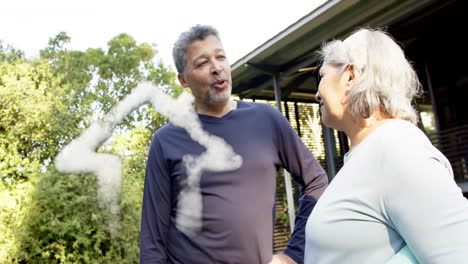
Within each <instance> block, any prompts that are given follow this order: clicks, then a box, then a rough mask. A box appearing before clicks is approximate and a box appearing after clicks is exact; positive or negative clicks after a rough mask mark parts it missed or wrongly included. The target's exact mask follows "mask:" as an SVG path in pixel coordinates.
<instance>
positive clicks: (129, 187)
mask: <svg viewBox="0 0 468 264" xmlns="http://www.w3.org/2000/svg"><path fill="white" fill-rule="evenodd" d="M69 42H70V38H69V37H68V36H67V35H66V34H65V33H63V32H61V33H59V34H58V35H57V36H55V37H54V38H51V39H50V41H49V45H48V46H47V47H46V48H45V49H43V50H42V51H41V53H40V54H41V55H40V58H36V59H32V60H27V59H24V57H23V56H22V53H21V52H19V53H18V52H17V51H16V50H14V49H12V48H9V49H6V48H4V47H3V46H1V52H0V58H2V59H1V60H0V70H1V73H0V173H1V174H0V178H1V179H0V197H2V198H6V200H2V206H1V210H0V222H1V223H4V224H3V225H0V234H2V235H3V237H2V238H1V239H0V248H2V251H0V262H2V261H6V260H7V259H8V261H10V262H12V263H16V262H18V263H110V262H117V263H136V262H137V259H138V232H139V224H140V211H141V208H140V206H141V198H142V189H143V178H144V168H145V163H146V155H147V151H148V147H149V142H150V140H151V135H152V134H153V133H154V131H156V130H157V129H158V128H159V127H160V126H161V125H163V124H165V123H166V120H165V118H163V117H162V116H161V115H159V114H158V113H156V112H155V111H154V110H153V108H152V107H148V106H147V107H141V108H140V109H138V110H137V111H135V112H134V113H133V114H132V115H131V116H129V117H128V118H127V119H126V120H125V121H124V122H122V123H121V124H120V125H119V128H118V130H117V131H118V134H117V135H116V136H115V137H113V138H111V140H110V141H109V142H108V143H107V144H106V145H105V146H103V147H101V148H100V150H98V151H104V150H105V151H106V152H111V153H115V154H119V155H121V156H122V157H123V161H124V177H123V185H122V193H121V199H120V206H121V208H120V214H119V215H118V216H112V215H108V214H107V212H106V211H105V210H102V209H101V208H99V206H98V203H97V201H96V187H97V186H96V178H95V176H94V175H89V174H80V175H72V174H62V173H59V172H57V171H56V170H55V169H54V167H53V158H54V157H55V156H56V155H57V153H58V151H60V150H61V149H62V148H63V146H65V145H66V144H68V143H69V142H70V141H71V140H72V139H74V138H75V137H77V136H78V135H79V134H80V133H81V132H82V131H83V130H84V129H85V128H87V127H88V126H89V124H90V123H91V122H93V121H95V120H97V119H98V118H99V117H101V116H102V115H104V114H105V113H107V112H108V111H109V110H110V108H111V107H113V106H114V105H115V104H116V103H117V102H118V101H120V100H121V99H122V98H123V97H124V96H126V95H127V94H128V93H129V92H130V91H131V90H132V89H133V88H134V87H135V86H136V85H137V84H138V83H139V82H141V81H151V82H153V83H154V84H156V85H158V86H159V87H162V88H164V89H165V90H166V91H167V93H169V94H172V95H174V96H175V95H178V94H179V93H180V92H181V91H182V88H181V87H180V86H178V85H176V84H175V74H174V73H173V72H172V71H171V70H170V69H168V68H167V67H166V66H165V65H163V64H162V63H161V62H160V61H156V59H155V56H156V54H157V51H156V49H155V47H154V46H151V45H149V44H146V43H143V44H138V43H137V42H136V41H135V40H134V39H133V38H132V37H131V36H129V35H127V34H120V35H118V36H116V37H115V38H113V39H112V40H110V41H109V43H108V49H107V50H103V49H93V48H90V49H88V50H86V51H75V50H68V49H67V43H69ZM15 54H16V55H15ZM20 55H21V56H20ZM4 205H7V206H4ZM112 225H114V226H112Z"/></svg>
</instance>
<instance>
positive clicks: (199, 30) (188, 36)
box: [172, 25, 219, 73]
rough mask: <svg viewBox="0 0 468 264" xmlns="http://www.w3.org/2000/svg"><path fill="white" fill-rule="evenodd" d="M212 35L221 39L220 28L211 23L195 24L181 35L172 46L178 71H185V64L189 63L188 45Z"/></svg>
mask: <svg viewBox="0 0 468 264" xmlns="http://www.w3.org/2000/svg"><path fill="white" fill-rule="evenodd" d="M211 35H213V36H215V37H217V38H218V39H219V33H218V30H216V29H215V28H214V27H213V26H209V25H195V26H193V27H191V28H190V29H189V30H187V31H185V32H183V33H181V34H180V35H179V38H178V39H177V40H176V42H175V43H174V47H173V48H172V58H173V59H174V64H175V66H176V69H177V72H179V73H183V72H184V71H185V65H186V64H187V59H186V57H185V52H186V51H187V47H188V46H189V45H190V44H192V43H193V42H195V41H197V40H204V39H205V38H206V37H208V36H211Z"/></svg>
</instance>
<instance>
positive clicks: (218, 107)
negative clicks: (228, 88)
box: [195, 99, 237, 117]
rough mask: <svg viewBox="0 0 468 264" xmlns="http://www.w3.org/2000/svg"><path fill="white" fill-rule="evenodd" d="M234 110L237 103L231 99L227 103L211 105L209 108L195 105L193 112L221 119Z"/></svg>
mask: <svg viewBox="0 0 468 264" xmlns="http://www.w3.org/2000/svg"><path fill="white" fill-rule="evenodd" d="M236 108H237V102H236V101H234V100H232V99H229V100H228V101H227V102H225V103H222V104H212V105H209V106H207V105H197V104H195V112H197V113H198V114H201V115H206V116H212V117H222V116H224V115H226V114H227V113H229V112H230V111H231V110H233V109H236Z"/></svg>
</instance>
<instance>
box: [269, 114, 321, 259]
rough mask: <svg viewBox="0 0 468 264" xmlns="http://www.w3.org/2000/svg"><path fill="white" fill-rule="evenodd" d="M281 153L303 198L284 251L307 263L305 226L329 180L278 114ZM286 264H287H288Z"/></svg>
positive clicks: (284, 163) (285, 166) (282, 161)
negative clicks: (305, 258)
mask: <svg viewBox="0 0 468 264" xmlns="http://www.w3.org/2000/svg"><path fill="white" fill-rule="evenodd" d="M278 115H279V116H278V118H277V126H278V127H277V131H278V133H279V136H278V152H279V155H280V160H281V163H282V166H283V167H284V168H285V169H286V170H287V171H289V172H290V174H291V176H292V178H293V179H294V180H295V181H296V182H297V183H299V184H300V185H301V187H302V188H301V190H302V197H301V199H300V200H299V210H298V213H297V215H296V219H295V225H294V231H293V233H292V235H291V238H290V239H289V243H288V246H287V248H286V249H285V250H284V251H283V253H284V254H286V255H288V256H289V257H290V258H291V259H293V260H294V261H295V262H296V263H303V261H304V246H305V226H306V223H307V219H308V218H309V215H310V213H311V212H312V209H313V208H314V206H315V204H316V202H317V200H318V199H319V197H320V196H321V195H322V193H323V192H324V191H325V188H326V187H327V185H328V177H327V174H326V172H325V171H324V170H323V168H322V166H321V165H320V164H319V163H318V161H317V160H316V159H315V157H314V156H313V154H312V153H311V152H310V150H309V149H308V148H307V147H306V146H305V145H304V143H303V142H302V140H301V139H300V138H299V136H298V135H297V133H296V132H295V131H294V129H293V128H292V127H291V125H290V124H289V122H288V121H287V119H286V118H285V117H284V116H282V115H281V114H279V113H278ZM285 263H287V262H285Z"/></svg>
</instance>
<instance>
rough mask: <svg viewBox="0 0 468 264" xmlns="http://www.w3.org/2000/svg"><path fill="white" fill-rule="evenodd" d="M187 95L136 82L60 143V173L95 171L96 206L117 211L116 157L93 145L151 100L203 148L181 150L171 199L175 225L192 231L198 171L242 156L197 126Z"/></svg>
mask: <svg viewBox="0 0 468 264" xmlns="http://www.w3.org/2000/svg"><path fill="white" fill-rule="evenodd" d="M192 102H193V97H192V95H191V94H189V93H185V92H184V93H182V94H181V95H180V96H179V97H178V98H177V99H173V98H172V97H170V96H168V95H166V94H165V93H164V92H163V91H161V90H160V89H159V88H158V87H156V86H154V85H152V84H151V83H147V82H145V83H141V84H140V85H138V86H137V87H136V88H135V89H134V90H133V91H132V92H131V93H130V94H129V95H128V96H127V97H125V98H124V99H123V100H122V101H120V102H119V103H118V104H117V106H115V107H114V108H112V109H111V111H110V112H109V113H108V114H107V115H106V116H105V117H104V118H103V120H100V121H98V122H95V123H93V124H92V125H91V126H90V127H89V128H88V129H86V130H85V131H84V132H83V133H82V134H81V135H80V136H79V137H78V138H76V139H75V140H73V141H72V142H71V143H70V144H68V145H67V146H65V147H64V148H63V149H62V151H61V152H60V153H59V154H58V155H57V157H56V159H55V166H56V167H57V169H58V170H59V171H61V172H68V173H88V172H91V173H95V174H96V175H97V178H98V197H99V201H100V203H101V206H103V207H105V208H107V209H109V210H110V212H111V213H113V214H117V213H118V211H119V207H118V196H119V193H120V186H121V182H122V162H121V160H120V157H118V156H116V155H112V154H107V153H97V152H96V150H97V149H98V147H99V146H100V145H101V144H103V143H104V142H105V141H106V140H107V139H109V138H110V137H111V136H112V132H113V129H114V127H115V125H116V124H118V123H119V122H121V121H122V120H123V119H124V118H125V117H126V116H127V115H128V114H130V113H131V112H132V111H133V110H135V109H137V108H139V107H140V106H142V105H144V104H147V103H151V104H152V105H153V107H154V109H155V110H156V111H157V112H159V113H161V114H162V115H164V116H165V117H166V118H168V119H169V121H170V122H171V123H172V124H174V125H175V126H179V127H182V128H184V129H185V130H187V133H188V134H189V135H190V137H191V138H192V139H193V140H195V141H197V142H198V143H199V144H200V145H202V146H203V147H205V148H206V151H205V152H204V153H202V154H201V155H199V156H195V155H191V154H187V155H186V156H184V158H183V162H184V164H185V166H186V169H187V174H188V177H187V179H186V181H185V182H183V183H180V184H183V187H184V188H183V190H182V192H181V194H180V196H179V201H178V204H177V216H176V225H177V228H178V229H179V230H180V231H182V232H184V233H185V234H188V235H195V234H197V233H199V232H200V231H201V228H202V218H201V214H202V209H203V204H202V197H201V192H200V176H201V174H202V172H203V171H205V170H206V171H230V170H235V169H238V168H239V167H240V166H241V165H242V157H241V156H239V155H237V154H236V153H234V150H233V149H232V147H231V146H230V145H228V144H227V143H226V142H225V141H224V139H222V138H219V137H217V136H214V135H210V134H208V133H207V132H205V131H204V130H203V129H202V126H201V123H200V120H199V119H198V116H197V114H196V113H195V111H194V110H193V107H192Z"/></svg>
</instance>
